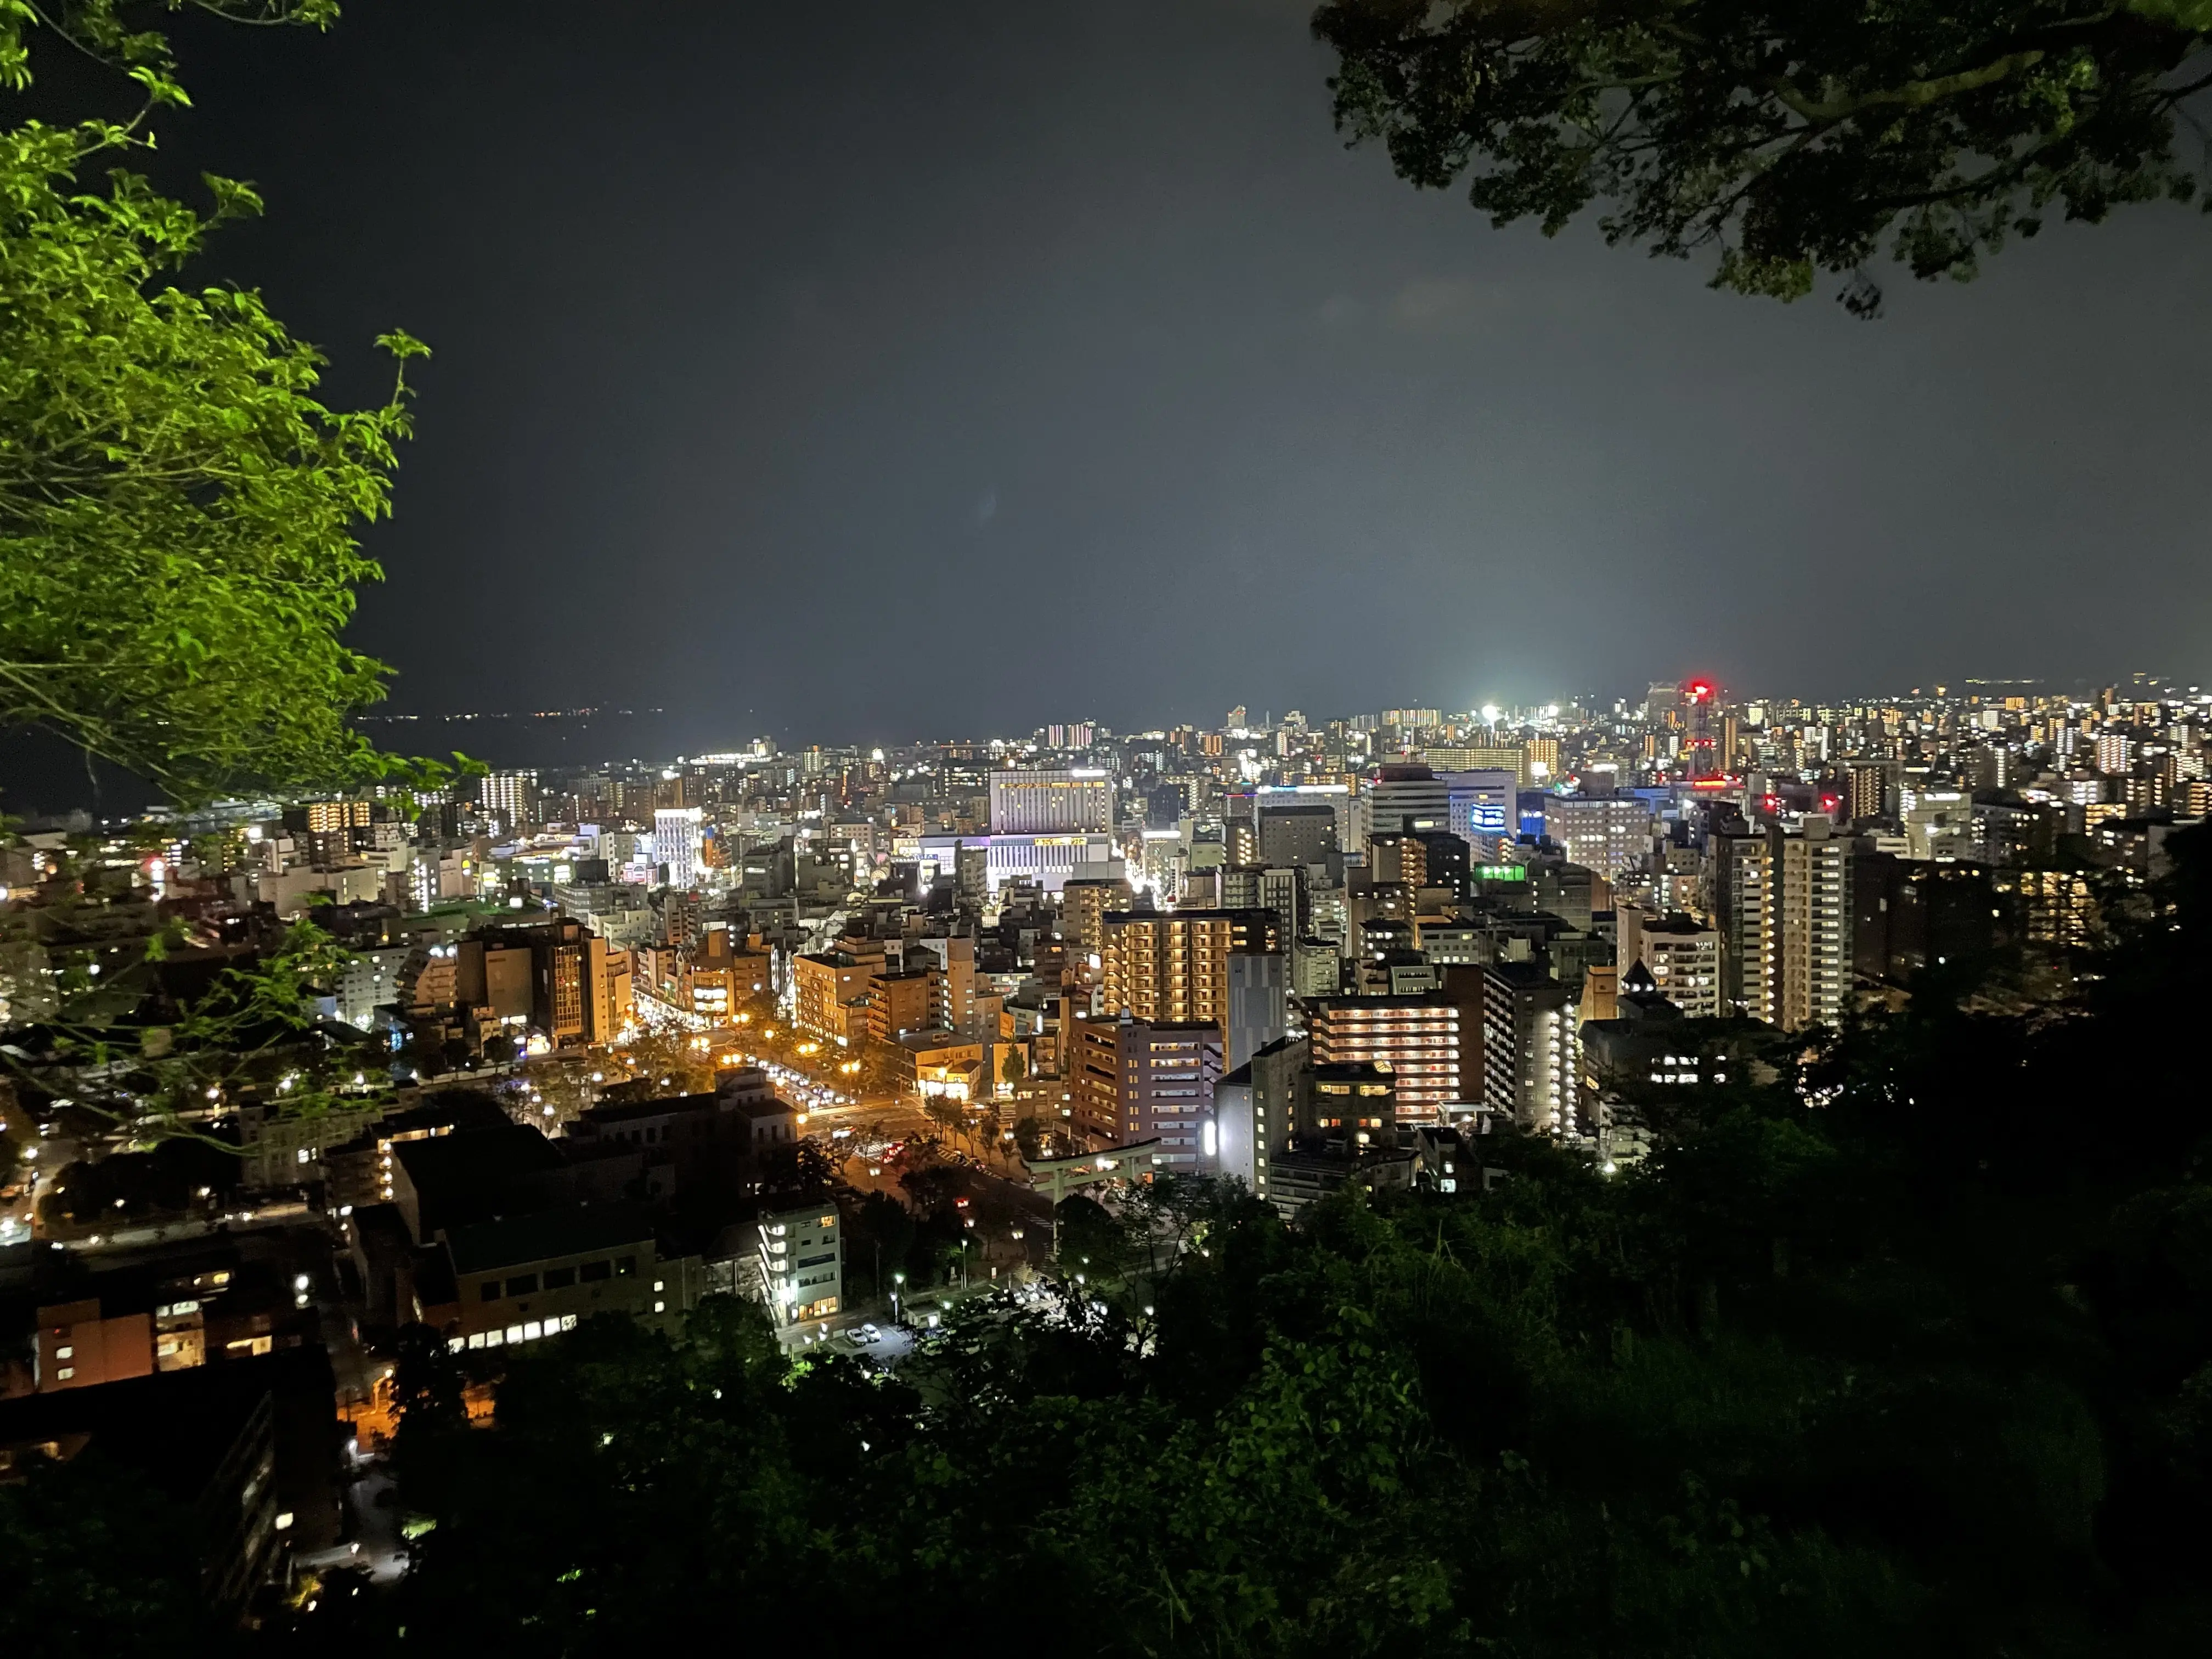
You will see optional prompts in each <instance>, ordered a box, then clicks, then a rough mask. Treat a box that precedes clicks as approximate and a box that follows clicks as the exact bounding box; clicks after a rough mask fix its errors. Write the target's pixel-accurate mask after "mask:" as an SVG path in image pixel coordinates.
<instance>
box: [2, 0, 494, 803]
mask: <svg viewBox="0 0 2212 1659" xmlns="http://www.w3.org/2000/svg"><path fill="white" fill-rule="evenodd" d="M202 9H206V10H210V11H214V12H216V13H217V14H218V15H232V16H238V17H240V18H242V19H246V20H250V21H299V22H307V23H313V24H317V25H322V24H326V23H327V22H328V21H330V20H331V17H332V16H334V15H335V13H336V7H335V6H334V5H333V4H331V0H241V3H239V4H236V5H226V4H222V3H210V0H202ZM49 22H51V23H52V26H53V27H54V28H55V29H56V30H57V31H58V33H60V34H61V35H62V36H63V37H64V38H65V39H67V40H69V41H70V42H71V44H73V45H74V46H76V47H78V48H80V49H82V51H85V52H89V53H91V54H93V55H94V56H95V57H99V58H104V59H106V60H107V61H108V62H110V63H112V64H114V65H116V66H117V67H118V69H119V70H123V71H125V72H126V73H127V74H128V75H129V76H130V77H131V79H132V80H133V81H135V82H137V84H138V86H139V87H140V88H142V90H143V95H144V99H145V103H144V106H143V108H142V109H141V111H140V112H139V114H138V116H137V118H136V119H134V120H132V121H130V122H127V123H118V122H112V121H100V120H94V121H86V122H82V123H79V124H77V125H74V126H64V127H57V126H52V125H46V124H45V123H43V122H40V121H35V120H33V121H25V122H22V123H21V124H19V125H13V126H11V127H9V129H8V130H7V131H5V132H4V133H0V724H4V725H10V726H39V727H43V728H45V729H46V730H48V731H51V732H56V733H58V735H60V736H61V737H63V738H65V739H67V740H68V741H70V742H71V743H74V744H76V745H78V746H79V747H81V748H82V749H83V750H85V751H87V752H88V754H91V755H96V756H99V757H102V758H104V759H106V760H109V761H112V762H114V763H117V764H118V765H121V766H124V767H126V768H128V769H131V770H132V771H135V772H137V773H138V774H140V775H143V776H144V777H146V778H147V779H149V780H150V781H153V782H155V783H156V784H158V785H159V786H160V787H161V788H162V789H163V790H164V791H165V792H167V793H168V794H169V796H170V797H171V798H172V799H175V800H178V801H179V802H185V803H191V802H196V801H198V800H201V799H206V798H208V797H210V796H211V795H214V794H217V793H224V792H236V791H241V790H246V789H255V790H270V789H288V788H304V787H315V788H327V787H338V786H344V785H351V784H359V783H362V782H366V781H371V780H383V779H404V780H407V781H414V782H417V783H422V784H425V785H435V784H437V783H441V782H442V781H445V780H446V778H447V776H449V775H450V774H449V773H448V771H447V769H444V768H441V767H438V766H435V765H428V764H422V763H405V764H403V763H398V762H396V761H394V760H393V759H392V758H391V757H386V756H382V755H380V754H379V753H378V752H377V750H375V748H374V745H373V744H370V743H369V742H368V740H367V739H366V738H362V736H361V735H360V734H359V733H358V732H354V731H352V730H351V729H350V728H349V726H347V724H346V720H347V716H348V715H349V713H350V712H351V711H353V710H354V709H356V708H360V707H362V706H363V705H365V704H368V703H372V702H376V701H378V700H379V699H380V698H381V697H382V696H384V694H385V680H386V675H387V673H388V670H387V669H386V666H385V665H384V664H382V663H380V662H378V661H376V660H375V659H372V658H369V657H367V656H364V655H362V654H361V653H358V652H356V651H354V650H351V649H350V648H349V647H346V646H345V645H343V643H342V642H341V641H340V638H339V635H340V634H341V632H342V630H343V629H344V627H345V625H346V623H348V621H349V619H350V618H351V617H352V615H353V610H354V604H355V597H356V592H357V590H358V588H359V586H361V584H362V583H363V582H366V581H372V580H377V579H378V577H379V576H380V570H379V568H378V567H377V565H376V564H375V562H374V561H372V560H370V559H368V558H367V557H365V556H363V555H362V552H361V550H360V546H359V544H358V542H357V540H356V532H357V530H358V528H359V527H360V526H362V525H364V524H367V523H368V522H370V521H372V520H375V519H378V518H381V517H383V516H384V515H385V514H386V513H387V512H388V511H389V510H390V504H391V483H392V477H391V475H392V467H393V465H394V464H395V459H396V446H397V445H398V443H399V442H400V441H402V440H403V439H404V438H405V437H406V436H407V435H408V429H409V422H408V414H407V398H408V395H409V389H408V386H407V384H406V380H405V376H404V367H405V364H406V362H407V361H408V360H409V359H410V358H414V357H419V356H423V355H425V352H426V348H424V347H423V346H422V344H421V343H419V342H417V341H416V340H413V339H411V338H410V337H408V336H406V335H404V334H399V333H392V334H387V335H385V336H383V337H381V338H380V341H379V344H380V346H381V347H382V348H383V349H386V351H388V352H390V353H391V354H392V356H393V357H394V358H395V359H397V360H398V363H399V365H400V368H401V371H402V372H401V373H400V374H398V375H397V376H396V377H395V380H394V382H393V386H392V395H391V396H390V397H389V398H387V399H386V401H385V403H384V404H381V405H380V406H379V407H376V408H374V409H368V410H334V409H331V408H330V407H329V406H327V405H325V404H323V403H321V402H319V401H318V400H317V399H316V398H315V397H314V395H313V393H314V392H315V389H316V386H317V384H318V381H319V378H320V374H321V370H322V368H323V366H324V359H323V357H322V356H320V354H319V353H318V352H317V351H316V350H315V349H313V347H311V346H309V345H307V344H306V343H302V342H301V341H297V340H295V339H294V338H292V337H291V336H290V335H289V333H288V332H287V331H285V329H284V327H283V325H282V324H281V323H280V322H278V321H277V320H276V319H275V318H274V317H273V316H271V315H270V313H269V311H268V309H267V307H265V306H264V304H263V302H262V301H261V298H260V296H259V295H256V294H254V293H252V292H250V291H246V290H242V289H234V288H226V287H219V286H209V287H204V288H201V289H197V290H196V291H194V290H187V289H183V288H179V287H178V286H176V285H175V284H174V283H173V280H172V279H173V277H174V276H175V274H176V273H177V272H178V271H179V270H180V269H181V268H182V267H183V266H184V265H185V264H187V263H188V262H190V261H192V260H194V259H196V258H198V257H199V256H200V255H202V254H203V253H204V251H205V247H206V244H207V237H208V233H209V232H210V230H211V229H212V228H215V227H216V226H218V225H221V224H224V223H227V222H232V221H234V220H237V219H240V218H242V217H246V216H250V215H252V214H256V213H258V212H259V211H260V207H261V204H260V201H259V198H258V197H256V196H255V194H254V193H253V191H252V190H251V189H250V188H249V187H248V186H246V185H243V184H240V183H239V182H237V181H235V180H232V179H217V178H213V177H210V178H208V179H206V181H205V183H206V188H207V191H208V194H209V198H210V208H209V209H208V210H205V211H199V210H193V209H191V208H189V207H186V206H185V204H181V203H179V202H175V201H172V200H169V199H167V198H166V197H162V196H161V195H159V194H157V193H156V192H155V191H154V190H153V189H152V188H151V187H150V186H149V185H148V184H147V182H146V181H145V179H143V178H140V177H138V176H137V175H136V174H134V173H130V172H128V171H127V170H125V168H124V167H122V165H121V163H123V162H124V161H126V160H127V159H128V158H129V157H130V155H131V154H132V153H134V152H138V151H143V150H146V149H150V148H151V147H152V145H153V143H154V137H153V133H152V126H151V123H152V120H153V118H155V116H156V114H157V113H158V112H161V110H163V109H166V108H169V107H173V106H179V105H181V104H184V103H186V102H188V101H189V100H187V99H186V97H185V94H184V91H183V89H182V88H181V87H179V85H178V83H177V82H176V80H175V79H174V77H173V72H172V70H173V65H172V64H171V62H170V58H169V53H168V48H167V43H166V41H165V40H163V38H162V37H161V35H159V34H158V33H148V32H145V31H141V30H133V29H131V28H129V27H125V22H124V21H123V20H122V19H121V18H120V17H119V16H118V7H117V4H116V3H115V0H65V3H64V4H63V5H61V6H59V7H57V8H54V9H52V10H46V11H42V10H41V9H37V8H34V7H33V5H32V4H30V3H28V0H0V89H6V90H13V91H18V92H20V91H21V89H22V88H24V87H26V86H27V84H28V82H29V80H30V73H31V70H30V64H31V57H30V51H29V47H30V45H31V37H32V35H33V33H34V32H35V31H36V30H37V28H38V27H39V26H40V25H41V24H45V23H49ZM103 164H112V165H109V170H108V171H107V173H106V183H105V187H104V188H99V189H87V188H85V187H84V185H83V182H82V174H83V173H85V172H86V171H87V170H88V169H89V168H92V167H97V166H100V165H103Z"/></svg>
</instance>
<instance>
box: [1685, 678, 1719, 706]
mask: <svg viewBox="0 0 2212 1659" xmlns="http://www.w3.org/2000/svg"><path fill="white" fill-rule="evenodd" d="M1687 689H1688V690H1689V693H1690V701H1691V702H1711V701H1712V700H1713V687H1712V682H1711V681H1710V680H1692V681H1691V682H1690V684H1689V686H1688V688H1687Z"/></svg>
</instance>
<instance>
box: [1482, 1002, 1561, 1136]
mask: <svg viewBox="0 0 2212 1659" xmlns="http://www.w3.org/2000/svg"><path fill="white" fill-rule="evenodd" d="M1480 973H1481V975H1482V980H1483V1027H1482V1062H1483V1095H1484V1100H1485V1103H1486V1104H1487V1105H1488V1107H1489V1108H1490V1109H1491V1110H1492V1111H1493V1112H1495V1113H1497V1114H1498V1115H1499V1116H1500V1117H1503V1118H1507V1119H1510V1121H1513V1122H1515V1123H1517V1124H1519V1125H1520V1126H1521V1127H1523V1128H1525V1129H1530V1130H1534V1131H1535V1132H1536V1133H1540V1134H1553V1135H1562V1136H1572V1135H1574V1134H1576V1133H1578V1132H1579V1128H1580V1125H1579V1122H1578V1120H1577V1112H1576V1093H1575V1091H1576V1085H1577V1078H1578V1076H1579V1073H1578V1072H1577V1066H1576V1062H1577V1060H1578V1058H1579V1055H1578V1054H1577V1048H1576V1042H1575V1000H1574V994H1573V993H1572V992H1571V991H1570V990H1569V989H1568V988H1567V987H1565V986H1564V985H1561V984H1560V983H1559V981H1556V980H1554V979H1553V978H1551V977H1550V976H1549V975H1547V974H1546V973H1545V972H1544V970H1543V969H1541V968H1540V967H1538V966H1537V965H1536V964H1534V963H1522V962H1506V963H1495V964H1493V965H1492V966H1490V967H1487V968H1485V969H1480Z"/></svg>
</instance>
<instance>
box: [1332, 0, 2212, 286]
mask: <svg viewBox="0 0 2212 1659" xmlns="http://www.w3.org/2000/svg"><path fill="white" fill-rule="evenodd" d="M1314 28H1315V31H1316V33H1317V34H1318V35H1319V36H1320V37H1321V38H1322V40H1324V41H1326V42H1327V43H1328V45H1329V46H1332V47H1334V49H1335V50H1336V52H1338V54H1339V57H1340V68H1339V70H1338V73H1337V75H1336V76H1335V77H1334V80H1333V81H1332V82H1331V86H1332V87H1333V88H1334V92H1335V98H1336V117H1337V122H1338V125H1339V126H1340V129H1341V130H1342V131H1346V132H1348V133H1349V134H1351V135H1352V138H1353V139H1354V141H1355V142H1357V141H1363V140H1370V139H1372V140H1377V141H1380V142H1381V143H1383V144H1384V145H1385V146H1386V147H1387V149H1389V155H1390V159H1391V161H1392V163H1393V165H1394V166H1395V167H1396V169H1397V171H1398V173H1400V175H1401V176H1402V177H1404V178H1405V179H1408V180H1410V181H1412V182H1413V183H1414V184H1416V185H1423V186H1426V187H1430V188H1437V189H1441V188H1443V187H1444V186H1446V185H1449V184H1450V183H1451V182H1452V181H1453V180H1455V179H1458V178H1460V177H1462V175H1463V174H1471V175H1472V177H1471V182H1470V184H1469V187H1468V197H1469V199H1470V200H1471V201H1472V202H1473V204H1474V205H1475V206H1476V207H1477V208H1480V210H1483V211H1485V212H1486V213H1488V214H1489V215H1490V216H1492V221H1493V222H1496V223H1498V224H1500V225H1504V224H1508V223H1510V222H1514V221H1516V220H1520V219H1525V218H1533V219H1534V220H1536V221H1537V222H1539V223H1540V224H1541V226H1542V228H1543V229H1544V232H1545V234H1547V235H1552V234H1557V233H1558V232H1559V230H1560V229H1562V228H1565V226H1566V225H1567V224H1568V223H1569V222H1571V220H1573V219H1574V218H1575V217H1576V216H1577V215H1578V214H1580V213H1581V212H1582V211H1583V210H1584V209H1585V208H1587V207H1589V205H1590V204H1592V203H1594V202H1599V201H1602V202H1604V203H1606V204H1607V211H1606V214H1605V216H1604V217H1603V218H1602V219H1601V228H1602V229H1603V231H1604V234H1605V235H1606V238H1607V240H1608V241H1613V242H1623V241H1626V242H1632V243H1642V244H1644V245H1646V246H1649V247H1650V250H1651V251H1652V252H1654V253H1656V254H1667V255H1671V256H1675V257H1686V256H1687V255H1689V254H1691V253H1692V252H1704V251H1710V252H1711V254H1712V255H1713V258H1714V261H1715V264H1714V276H1713V284H1714V286H1716V287H1718V288H1726V289H1735V290H1736V291H1738V292H1741V293H1745V294H1760V295H1771V296H1774V297H1777V298H1780V299H1785V300H1789V299H1796V298H1798V297H1800V296H1802V295H1805V294H1807V293H1809V292H1810V291H1811V289H1812V287H1813V284H1814V277H1815V274H1816V273H1817V272H1820V271H1823V270H1825V271H1831V272H1842V273H1848V274H1849V275H1850V279H1851V280H1850V282H1849V283H1848V284H1847V286H1846V287H1845V289H1844V295H1843V298H1844V301H1845V303H1846V304H1848V305H1850V307H1852V308H1853V309H1854V310H1857V311H1858V312H1860V313H1863V314H1869V315H1870V314H1872V313H1873V312H1874V311H1875V308H1876V307H1878V305H1879V303H1880V298H1881V295H1880V291H1879V289H1878V288H1877V287H1876V286H1875V283H1873V282H1872V281H1871V280H1870V279H1869V277H1868V276H1867V275H1866V272H1865V269H1864V268H1865V267H1866V265H1867V264H1869V262H1870V261H1872V260H1874V259H1875V258H1877V256H1878V255H1879V254H1880V253H1881V252H1882V251H1883V244H1884V240H1885V239H1887V244H1888V251H1889V252H1892V253H1893V255H1894V256H1895V257H1896V258H1898V259H1900V260H1902V261H1903V262H1905V264H1907V265H1908V266H1910V268H1911V270H1912V273H1913V274H1914V275H1915V276H1919V277H1923V278H1926V277H1932V276H1954V277H1959V278H1961V279H1963V278H1966V277H1969V276H1972V275H1973V274H1974V272H1975V270H1976V269H1977V264H1978V259H1979V258H1981V257H1982V256H1983V255H1984V254H1989V253H1994V252H1996V251H1997V250H1998V249H1999V248H2001V247H2002V246H2003V245H2004V243H2005V241H2006V240H2007V239H2008V238H2009V237H2012V236H2015V235H2019V236H2032V235H2033V234H2035V233H2036V231H2037V230H2038V229H2039V228H2040V226H2041V224H2042V222H2043V221H2044V219H2045V216H2046V215H2047V214H2048V213H2050V212H2051V211H2054V210H2055V211H2057V212H2061V213H2063V215H2064V216H2066V217H2068V218H2069V219H2081V220H2087V221H2090V222H2096V221H2100V220H2102V219H2103V218H2104V217H2105V216H2106V215H2107V214H2108V213H2110V212H2111V211H2112V209H2114V208H2115V207H2118V206H2121V205H2123V204H2128V203H2132V202H2143V201H2150V200H2155V199H2160V198H2171V199H2174V200H2183V201H2185V200H2188V199H2190V198H2191V197H2193V196H2195V195H2196V194H2197V190H2198V180H2197V177H2196V176H2195V174H2194V173H2192V172H2191V169H2190V168H2188V167H2185V166H2184V165H2183V164H2182V162H2181V161H2179V160H2177V159H2176V157H2175V155H2174V153H2173V151H2174V139H2175V131H2174V128H2175V122H2176V119H2177V118H2182V119H2185V120H2188V121H2189V123H2190V125H2191V126H2192V128H2195V127H2196V123H2195V121H2194V120H2193V118H2191V117H2190V116H2189V114H2188V112H2187V111H2186V110H2185V108H2184V106H2183V105H2184V100H2185V99H2186V98H2187V97H2188V96H2189V95H2190V94H2192V93H2194V92H2197V91H2199V90H2202V89H2203V88H2205V87H2207V86H2212V63H2207V62H2206V61H2205V59H2204V58H2203V53H2204V52H2205V50H2206V47H2207V45H2208V39H2209V38H2212V6H2208V5H2207V4H2205V3H2204V0H2135V3H2133V4H2125V5H2113V4H2107V3H2104V0H1963V3H1961V0H1941V3H1938V0H1905V3H1893V0H1834V3H1826V4H1820V5H1786V4H1785V5H1776V4H1771V3H1759V0H1670V3H1665V4H1659V5H1652V4H1648V3H1643V0H1594V3H1585V0H1442V3H1435V4H1432V3H1430V0H1323V3H1322V5H1321V6H1320V7H1319V9H1317V11H1316V13H1315V16H1314ZM2197 136H2198V137H2200V138H2201V137H2203V136H2204V135H2203V132H2202V130H2201V128H2200V129H2197Z"/></svg>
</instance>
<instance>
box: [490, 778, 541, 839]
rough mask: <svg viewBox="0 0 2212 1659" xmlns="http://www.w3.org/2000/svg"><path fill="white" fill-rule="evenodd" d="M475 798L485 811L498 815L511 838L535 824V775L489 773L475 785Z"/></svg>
mask: <svg viewBox="0 0 2212 1659" xmlns="http://www.w3.org/2000/svg"><path fill="white" fill-rule="evenodd" d="M477 801H478V803H479V804H480V805H482V806H483V810H484V811H487V812H492V813H495V814H497V815H498V817H499V821H500V822H501V823H502V824H504V825H505V826H506V827H507V833H509V834H510V835H512V834H513V833H514V832H515V831H517V830H520V829H528V828H529V827H530V826H531V825H532V824H533V823H536V822H537V821H538V774H537V773H535V772H491V773H487V774H486V775H484V776H483V777H482V778H480V779H478V780H477Z"/></svg>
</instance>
